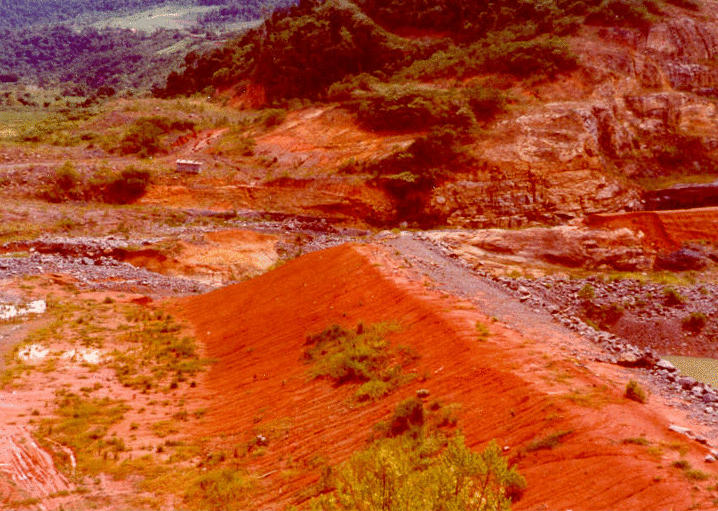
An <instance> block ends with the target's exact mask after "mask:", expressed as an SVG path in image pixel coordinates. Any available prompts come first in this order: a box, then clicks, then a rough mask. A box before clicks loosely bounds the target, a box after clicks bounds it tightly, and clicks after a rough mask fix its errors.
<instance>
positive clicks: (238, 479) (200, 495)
mask: <svg viewBox="0 0 718 511" xmlns="http://www.w3.org/2000/svg"><path fill="white" fill-rule="evenodd" d="M254 486H255V483H254V481H253V480H252V479H250V478H249V477H248V476H247V475H246V474H244V473H242V472H240V471H238V470H235V469H232V468H216V469H213V470H208V471H207V472H204V473H202V474H201V475H199V476H197V477H196V478H195V479H194V480H193V481H191V483H190V486H189V488H187V490H186V492H185V495H184V501H185V503H186V504H188V505H191V506H194V507H193V509H223V510H227V511H241V510H244V509H247V502H246V499H247V498H248V497H249V495H250V494H251V491H252V489H253V488H254Z"/></svg>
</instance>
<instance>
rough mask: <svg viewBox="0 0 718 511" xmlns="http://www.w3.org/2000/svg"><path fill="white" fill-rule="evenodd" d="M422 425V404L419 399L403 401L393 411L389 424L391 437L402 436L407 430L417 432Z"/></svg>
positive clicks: (412, 398)
mask: <svg viewBox="0 0 718 511" xmlns="http://www.w3.org/2000/svg"><path fill="white" fill-rule="evenodd" d="M423 425H424V404H423V403H422V402H421V400H420V399H419V398H416V397H411V398H409V399H405V400H404V401H402V402H401V403H399V404H398V405H396V408H395V409H394V415H393V416H392V418H391V422H390V424H389V433H390V434H391V436H397V435H402V434H404V433H406V432H407V431H409V430H414V431H417V430H419V429H421V427H422V426H423Z"/></svg>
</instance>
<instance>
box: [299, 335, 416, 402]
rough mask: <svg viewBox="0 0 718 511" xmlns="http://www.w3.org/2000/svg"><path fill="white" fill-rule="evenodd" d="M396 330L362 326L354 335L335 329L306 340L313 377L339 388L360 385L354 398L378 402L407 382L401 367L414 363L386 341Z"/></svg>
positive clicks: (311, 336) (403, 352)
mask: <svg viewBox="0 0 718 511" xmlns="http://www.w3.org/2000/svg"><path fill="white" fill-rule="evenodd" d="M396 328H397V327H396V326H394V325H387V324H382V323H378V324H374V325H371V326H369V327H366V328H365V327H364V325H363V324H361V323H360V324H359V325H358V326H357V329H356V330H355V331H350V330H347V329H345V328H343V327H341V326H339V325H332V326H331V327H329V328H327V329H326V330H324V331H322V332H320V333H319V334H316V335H310V336H308V337H307V340H306V343H305V345H306V346H307V348H306V349H305V352H304V356H305V358H306V359H307V360H308V361H311V362H312V363H313V365H314V368H313V370H312V376H314V377H315V378H321V377H328V378H331V379H332V380H334V381H335V382H336V383H337V384H338V385H342V384H345V383H361V384H362V385H361V386H360V387H359V388H358V389H357V391H356V393H355V398H356V399H357V400H359V401H366V400H374V399H379V398H381V397H383V396H385V395H386V394H388V393H390V392H391V391H392V390H394V389H395V388H396V387H397V386H398V385H399V384H400V383H402V382H403V381H404V380H405V377H404V376H403V375H402V366H403V365H404V364H406V363H408V362H409V361H410V360H411V359H412V357H413V356H412V355H411V354H410V353H407V352H406V351H405V350H399V349H394V348H392V347H391V345H390V344H389V342H388V341H387V340H386V339H385V335H386V333H388V332H391V331H394V330H396Z"/></svg>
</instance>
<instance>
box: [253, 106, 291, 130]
mask: <svg viewBox="0 0 718 511" xmlns="http://www.w3.org/2000/svg"><path fill="white" fill-rule="evenodd" d="M286 118H287V111H286V110H284V109H282V108H267V109H265V110H262V111H261V112H260V114H259V118H258V120H259V122H260V123H261V124H262V125H263V126H264V127H265V128H271V127H272V126H279V125H280V124H282V123H283V122H284V120H285V119H286Z"/></svg>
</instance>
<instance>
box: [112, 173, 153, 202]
mask: <svg viewBox="0 0 718 511" xmlns="http://www.w3.org/2000/svg"><path fill="white" fill-rule="evenodd" d="M150 179H151V174H150V172H149V171H148V170H147V169H141V168H136V167H134V166H129V167H126V168H125V169H123V170H122V171H121V172H120V174H119V175H118V176H116V177H114V178H113V179H112V180H110V181H109V182H108V183H107V184H106V186H105V190H104V193H103V196H104V200H105V202H111V203H119V204H126V203H128V202H132V201H134V200H136V199H139V198H140V197H141V196H142V195H144V193H145V190H146V189H147V185H148V184H149V183H150Z"/></svg>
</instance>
